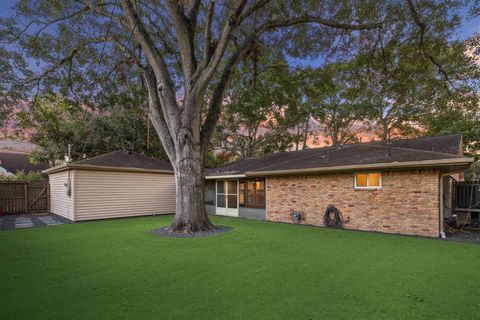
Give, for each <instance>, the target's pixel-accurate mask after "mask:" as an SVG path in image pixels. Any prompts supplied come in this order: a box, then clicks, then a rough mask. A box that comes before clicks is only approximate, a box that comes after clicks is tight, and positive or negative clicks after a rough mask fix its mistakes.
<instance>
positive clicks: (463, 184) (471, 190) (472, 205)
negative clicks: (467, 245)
mask: <svg viewBox="0 0 480 320" xmlns="http://www.w3.org/2000/svg"><path fill="white" fill-rule="evenodd" d="M452 200H453V201H452V204H453V211H454V213H456V214H457V217H458V218H457V220H458V223H459V224H469V225H470V224H471V225H475V226H478V225H479V224H480V221H479V213H480V181H455V182H454V183H453V199H452Z"/></svg>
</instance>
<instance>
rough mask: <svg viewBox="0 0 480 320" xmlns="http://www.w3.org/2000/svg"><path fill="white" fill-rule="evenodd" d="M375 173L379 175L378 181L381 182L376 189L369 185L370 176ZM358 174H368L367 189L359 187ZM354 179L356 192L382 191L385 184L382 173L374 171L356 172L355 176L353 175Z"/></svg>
mask: <svg viewBox="0 0 480 320" xmlns="http://www.w3.org/2000/svg"><path fill="white" fill-rule="evenodd" d="M373 173H378V174H379V175H380V178H379V179H378V182H379V186H378V187H377V186H375V187H370V186H368V184H369V182H370V181H369V180H370V176H369V174H373ZM357 174H366V175H367V186H366V187H359V186H357ZM353 179H354V189H355V190H380V189H382V185H383V182H382V173H381V172H374V171H370V172H355V173H354V175H353Z"/></svg>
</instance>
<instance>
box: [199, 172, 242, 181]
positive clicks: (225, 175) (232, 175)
mask: <svg viewBox="0 0 480 320" xmlns="http://www.w3.org/2000/svg"><path fill="white" fill-rule="evenodd" d="M245 177H246V175H245V174H244V173H242V174H224V175H221V174H217V175H207V176H205V179H207V180H210V179H233V178H245Z"/></svg>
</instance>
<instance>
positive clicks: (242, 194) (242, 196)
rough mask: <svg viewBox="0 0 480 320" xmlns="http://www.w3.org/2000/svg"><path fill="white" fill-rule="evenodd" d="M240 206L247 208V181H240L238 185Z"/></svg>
mask: <svg viewBox="0 0 480 320" xmlns="http://www.w3.org/2000/svg"><path fill="white" fill-rule="evenodd" d="M238 192H239V194H238V204H239V205H240V207H245V181H240V183H239V184H238Z"/></svg>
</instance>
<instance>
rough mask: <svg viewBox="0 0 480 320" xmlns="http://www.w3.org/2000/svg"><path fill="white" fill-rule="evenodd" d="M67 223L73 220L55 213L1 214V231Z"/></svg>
mask: <svg viewBox="0 0 480 320" xmlns="http://www.w3.org/2000/svg"><path fill="white" fill-rule="evenodd" d="M66 223H71V221H70V220H68V219H65V218H63V217H60V216H57V215H55V214H43V215H26V214H17V215H9V216H0V231H3V230H13V229H25V228H35V227H47V226H56V225H60V224H66Z"/></svg>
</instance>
